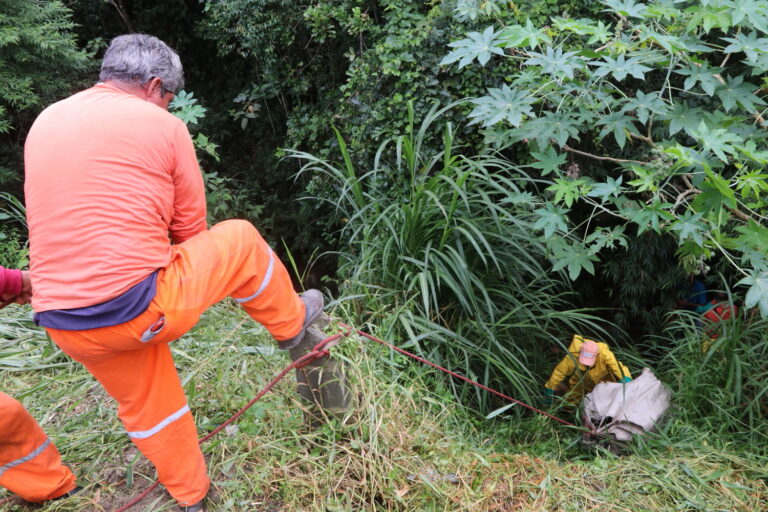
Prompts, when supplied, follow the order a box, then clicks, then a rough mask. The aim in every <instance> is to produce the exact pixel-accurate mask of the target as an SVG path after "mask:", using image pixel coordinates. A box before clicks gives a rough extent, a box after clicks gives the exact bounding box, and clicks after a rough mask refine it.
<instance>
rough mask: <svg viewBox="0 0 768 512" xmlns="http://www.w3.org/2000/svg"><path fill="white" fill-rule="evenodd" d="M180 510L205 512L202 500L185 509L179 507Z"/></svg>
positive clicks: (184, 511)
mask: <svg viewBox="0 0 768 512" xmlns="http://www.w3.org/2000/svg"><path fill="white" fill-rule="evenodd" d="M179 509H180V510H182V511H183V512H205V507H204V506H203V500H200V501H198V502H197V503H195V504H194V505H189V506H187V507H179Z"/></svg>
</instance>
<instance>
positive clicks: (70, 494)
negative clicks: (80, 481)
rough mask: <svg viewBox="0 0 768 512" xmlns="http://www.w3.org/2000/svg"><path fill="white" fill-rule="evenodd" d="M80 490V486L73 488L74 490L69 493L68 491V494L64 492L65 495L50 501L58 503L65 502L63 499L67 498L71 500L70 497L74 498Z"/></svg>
mask: <svg viewBox="0 0 768 512" xmlns="http://www.w3.org/2000/svg"><path fill="white" fill-rule="evenodd" d="M82 490H83V488H82V487H80V486H79V485H78V486H77V487H75V488H74V489H72V490H71V491H69V492H65V493H64V494H62V495H61V496H58V497H56V498H53V499H51V500H50V501H59V500H65V499H67V498H71V497H72V496H74V495H75V494H77V493H79V492H80V491H82Z"/></svg>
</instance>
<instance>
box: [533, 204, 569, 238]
mask: <svg viewBox="0 0 768 512" xmlns="http://www.w3.org/2000/svg"><path fill="white" fill-rule="evenodd" d="M533 213H535V214H537V215H538V216H539V218H538V219H537V220H536V222H535V223H534V225H533V229H535V230H539V229H543V230H544V238H550V237H551V236H552V235H554V234H555V232H556V231H557V232H560V233H566V232H567V231H568V224H567V223H566V221H565V218H566V217H565V215H566V214H567V213H568V210H566V209H564V208H558V207H557V206H555V205H554V204H552V203H547V205H546V206H545V207H544V208H539V209H538V210H534V211H533Z"/></svg>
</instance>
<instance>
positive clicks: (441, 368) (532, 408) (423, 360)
mask: <svg viewBox="0 0 768 512" xmlns="http://www.w3.org/2000/svg"><path fill="white" fill-rule="evenodd" d="M339 325H341V326H342V327H344V328H346V329H352V327H350V326H348V325H345V324H339ZM354 331H355V332H356V333H357V334H359V335H360V336H363V337H365V338H368V339H369V340H372V341H375V342H376V343H380V344H382V345H384V346H385V347H389V348H390V349H392V350H394V351H395V352H400V353H401V354H405V355H406V356H408V357H411V358H413V359H415V360H417V361H419V362H421V363H424V364H426V365H428V366H431V367H432V368H437V369H438V370H440V371H443V372H445V373H447V374H448V375H450V376H452V377H456V378H457V379H461V380H463V381H464V382H468V383H470V384H472V385H473V386H477V387H479V388H481V389H484V390H486V391H488V392H489V393H493V394H494V395H497V396H500V397H502V398H504V399H506V400H509V401H510V402H514V403H516V404H518V405H522V406H523V407H525V408H527V409H530V410H532V411H534V412H537V413H539V414H543V415H544V416H546V417H547V418H551V419H553V420H555V421H559V422H560V423H562V424H563V425H570V426H571V427H576V428H578V429H581V430H584V431H586V432H590V430H589V429H586V428H584V427H582V426H579V425H574V424H573V423H571V422H569V421H565V420H563V419H560V418H558V417H557V416H553V415H551V414H549V413H548V412H546V411H542V410H541V409H537V408H535V407H533V406H530V405H528V404H526V403H523V402H521V401H520V400H516V399H514V398H512V397H511V396H507V395H505V394H504V393H499V392H498V391H496V390H494V389H491V388H489V387H488V386H484V385H482V384H480V383H479V382H475V381H473V380H472V379H468V378H466V377H464V376H463V375H459V374H458V373H456V372H452V371H451V370H448V369H446V368H443V367H442V366H440V365H437V364H435V363H433V362H430V361H427V360H426V359H424V358H422V357H419V356H417V355H416V354H413V353H411V352H408V351H407V350H403V349H402V348H399V347H396V346H394V345H392V344H391V343H387V342H386V341H383V340H380V339H379V338H377V337H376V336H371V335H370V334H368V333H365V332H363V331H360V330H358V329H354Z"/></svg>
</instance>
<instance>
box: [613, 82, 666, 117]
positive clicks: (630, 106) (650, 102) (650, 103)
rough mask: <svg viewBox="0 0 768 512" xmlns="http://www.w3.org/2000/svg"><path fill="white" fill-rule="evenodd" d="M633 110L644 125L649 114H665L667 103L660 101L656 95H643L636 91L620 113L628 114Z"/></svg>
mask: <svg viewBox="0 0 768 512" xmlns="http://www.w3.org/2000/svg"><path fill="white" fill-rule="evenodd" d="M632 110H634V111H635V112H637V119H638V120H639V121H640V122H641V123H643V124H646V123H647V122H648V118H649V117H650V115H651V114H659V115H660V114H665V113H666V112H668V111H669V107H668V106H667V103H666V102H665V101H664V100H662V99H661V97H660V96H659V94H658V93H656V92H652V93H648V94H646V93H644V92H643V91H640V90H638V91H636V92H635V97H634V98H631V99H630V100H629V101H627V102H626V103H625V104H624V108H623V109H622V112H629V111H632Z"/></svg>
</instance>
